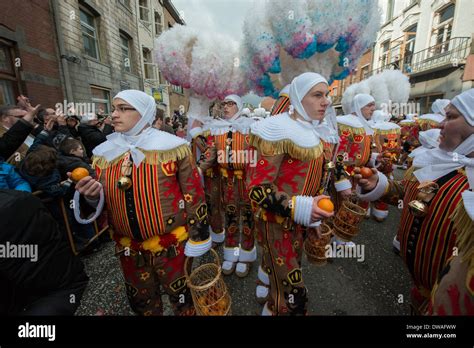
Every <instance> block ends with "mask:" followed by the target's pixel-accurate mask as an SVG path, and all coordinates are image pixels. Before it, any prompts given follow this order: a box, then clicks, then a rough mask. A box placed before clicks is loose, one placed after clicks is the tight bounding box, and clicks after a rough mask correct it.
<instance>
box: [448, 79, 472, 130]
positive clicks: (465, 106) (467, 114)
mask: <svg viewBox="0 0 474 348" xmlns="http://www.w3.org/2000/svg"><path fill="white" fill-rule="evenodd" d="M451 104H453V105H454V106H455V107H456V109H458V110H459V112H460V113H461V114H462V115H463V116H464V118H465V119H466V121H467V123H469V124H470V125H471V126H474V88H471V89H469V90H467V91H466V92H464V93H461V94H460V95H458V96H456V97H455V98H454V99H453V101H452V102H451Z"/></svg>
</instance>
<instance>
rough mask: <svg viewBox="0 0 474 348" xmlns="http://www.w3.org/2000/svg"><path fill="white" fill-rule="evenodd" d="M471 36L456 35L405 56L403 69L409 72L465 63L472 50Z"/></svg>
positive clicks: (413, 72)
mask: <svg viewBox="0 0 474 348" xmlns="http://www.w3.org/2000/svg"><path fill="white" fill-rule="evenodd" d="M470 40H471V38H469V37H455V38H452V39H450V40H448V41H445V42H442V43H440V44H437V45H434V46H431V47H429V48H427V49H425V50H423V51H420V52H416V53H415V54H413V55H408V56H406V57H405V61H404V64H403V70H404V72H406V73H407V74H417V73H420V72H423V71H428V70H435V69H437V68H441V67H444V66H447V65H451V66H453V67H457V66H458V65H459V64H464V63H465V60H466V58H467V56H468V54H469V51H470Z"/></svg>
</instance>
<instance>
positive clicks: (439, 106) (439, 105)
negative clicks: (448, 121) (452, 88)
mask: <svg viewBox="0 0 474 348" xmlns="http://www.w3.org/2000/svg"><path fill="white" fill-rule="evenodd" d="M450 103H451V101H450V100H449V99H436V100H435V101H434V103H433V105H431V110H432V111H433V113H435V114H438V115H442V116H444V117H446V111H445V110H444V109H446V106H448V105H449V104H450Z"/></svg>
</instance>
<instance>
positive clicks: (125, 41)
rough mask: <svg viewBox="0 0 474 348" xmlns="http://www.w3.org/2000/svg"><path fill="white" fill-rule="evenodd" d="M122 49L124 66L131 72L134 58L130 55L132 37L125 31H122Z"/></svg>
mask: <svg viewBox="0 0 474 348" xmlns="http://www.w3.org/2000/svg"><path fill="white" fill-rule="evenodd" d="M120 49H121V51H122V64H123V65H122V66H123V67H124V70H125V71H128V72H130V71H131V66H132V58H131V57H130V39H129V38H128V37H127V36H126V35H125V34H123V33H120Z"/></svg>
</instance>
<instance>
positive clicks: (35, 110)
mask: <svg viewBox="0 0 474 348" xmlns="http://www.w3.org/2000/svg"><path fill="white" fill-rule="evenodd" d="M40 108H41V105H40V104H38V105H36V106H35V107H34V108H31V109H30V110H28V111H27V113H26V114H25V115H24V116H23V117H22V118H23V120H25V121H26V122H28V123H31V124H33V120H34V119H35V116H36V115H37V114H38V111H39V109H40Z"/></svg>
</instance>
